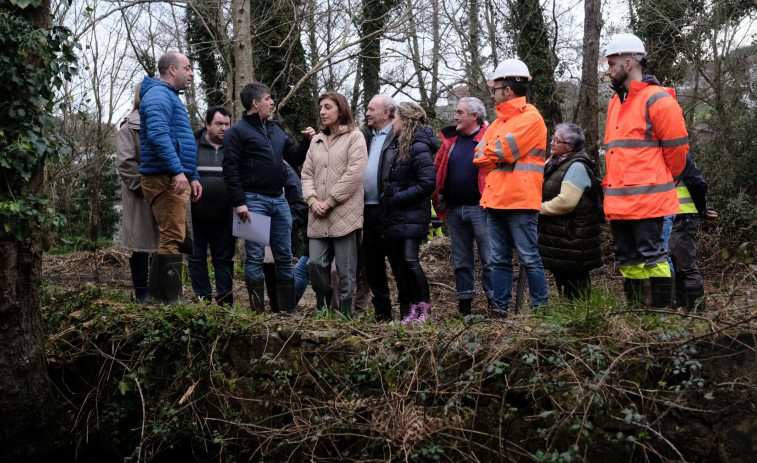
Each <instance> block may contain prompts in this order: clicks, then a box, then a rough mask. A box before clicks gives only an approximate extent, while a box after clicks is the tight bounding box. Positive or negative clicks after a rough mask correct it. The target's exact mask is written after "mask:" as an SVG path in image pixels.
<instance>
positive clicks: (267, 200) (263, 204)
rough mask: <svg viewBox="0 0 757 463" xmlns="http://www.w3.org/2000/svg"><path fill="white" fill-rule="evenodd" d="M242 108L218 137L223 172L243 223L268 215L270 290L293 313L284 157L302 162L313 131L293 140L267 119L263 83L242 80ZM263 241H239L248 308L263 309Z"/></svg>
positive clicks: (267, 95)
mask: <svg viewBox="0 0 757 463" xmlns="http://www.w3.org/2000/svg"><path fill="white" fill-rule="evenodd" d="M240 99H241V100H242V106H244V108H245V110H246V113H245V114H244V115H243V116H242V119H241V120H240V121H238V122H237V123H236V124H234V125H233V126H232V127H231V128H230V129H229V130H228V131H227V132H226V135H225V136H224V139H223V150H224V158H223V177H224V180H225V181H226V187H227V188H228V190H229V195H230V196H231V203H232V205H233V206H234V208H235V211H236V214H237V215H238V216H239V218H240V219H241V220H243V221H245V222H247V221H250V213H251V212H252V213H255V214H260V215H265V216H268V217H270V218H271V233H270V245H271V252H272V253H273V258H274V261H275V263H276V280H277V281H276V292H277V296H278V297H277V299H278V302H279V309H280V310H282V311H284V312H288V313H290V314H297V309H296V308H295V293H294V274H293V269H292V243H291V235H290V233H291V231H292V215H291V213H290V210H289V204H288V203H287V200H286V197H285V195H284V179H285V173H286V171H285V166H284V160H286V161H287V162H288V163H289V164H291V165H293V166H299V165H301V164H302V163H303V162H304V161H305V155H306V154H307V151H308V148H309V147H310V140H311V139H312V138H313V136H315V130H313V128H312V127H308V128H307V129H305V130H303V131H302V132H301V133H302V135H303V136H304V138H303V140H302V141H301V143H300V144H299V145H296V144H294V143H293V142H292V140H290V139H289V137H288V136H287V134H285V133H284V131H283V130H281V128H280V127H279V126H278V125H277V124H276V122H274V121H273V120H269V118H270V117H271V114H272V113H273V107H274V102H273V98H271V91H270V90H269V88H268V87H267V86H265V85H263V84H248V85H246V86H245V87H244V88H243V89H242V92H241V94H240ZM264 249H265V248H264V246H263V245H262V244H259V243H256V242H254V241H249V240H247V241H245V250H246V256H245V264H244V276H245V282H246V284H247V292H248V293H249V296H250V308H251V309H252V310H253V311H255V312H263V289H264V280H263V258H264V255H265V252H264Z"/></svg>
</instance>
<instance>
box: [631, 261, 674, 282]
mask: <svg viewBox="0 0 757 463" xmlns="http://www.w3.org/2000/svg"><path fill="white" fill-rule="evenodd" d="M618 270H620V273H621V274H622V275H623V276H624V277H626V278H630V279H632V280H646V279H647V278H651V277H655V278H656V277H668V278H669V277H670V265H669V264H668V263H667V262H660V263H658V264H653V265H652V266H651V267H648V266H646V265H645V264H639V265H619V266H618Z"/></svg>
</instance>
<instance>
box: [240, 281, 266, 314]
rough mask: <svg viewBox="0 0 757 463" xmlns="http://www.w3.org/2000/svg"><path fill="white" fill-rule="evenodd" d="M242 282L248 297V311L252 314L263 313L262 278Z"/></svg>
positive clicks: (263, 284)
mask: <svg viewBox="0 0 757 463" xmlns="http://www.w3.org/2000/svg"><path fill="white" fill-rule="evenodd" d="M244 282H245V284H247V294H249V296H250V310H251V311H252V312H253V313H263V312H265V308H264V307H263V291H264V286H265V283H264V280H263V279H262V278H260V279H252V278H245V279H244Z"/></svg>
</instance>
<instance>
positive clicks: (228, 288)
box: [187, 106, 236, 305]
mask: <svg viewBox="0 0 757 463" xmlns="http://www.w3.org/2000/svg"><path fill="white" fill-rule="evenodd" d="M230 124H231V117H230V114H229V111H228V110H227V109H226V108H225V107H224V106H212V107H210V108H208V111H207V113H206V115H205V128H204V129H200V130H198V131H196V132H195V138H196V140H197V172H198V173H199V174H200V184H201V185H202V191H203V195H202V198H200V200H199V201H197V202H195V203H192V230H193V234H194V251H193V252H192V254H189V255H187V262H188V264H189V276H190V278H191V279H192V289H193V290H194V292H195V294H196V295H197V297H199V298H200V299H201V300H204V301H210V300H212V299H213V288H212V287H211V283H210V277H209V275H208V247H210V256H211V258H212V261H211V262H212V264H213V271H214V273H215V279H216V302H217V303H218V304H219V305H220V304H229V305H233V304H234V294H233V284H232V283H233V277H234V262H233V258H234V251H235V249H236V238H234V236H232V234H231V224H232V207H231V201H230V200H229V193H228V192H227V190H226V184H225V183H224V181H223V167H222V163H223V146H222V143H223V136H224V134H225V133H226V130H227V129H228V128H229V126H230Z"/></svg>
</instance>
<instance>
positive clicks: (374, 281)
mask: <svg viewBox="0 0 757 463" xmlns="http://www.w3.org/2000/svg"><path fill="white" fill-rule="evenodd" d="M381 235H382V233H381V210H380V207H379V206H378V205H366V206H365V212H364V216H363V259H364V262H365V277H366V279H367V280H368V286H369V287H370V288H371V292H372V293H373V297H372V298H371V302H372V303H373V309H374V310H375V312H376V314H378V315H391V313H392V301H391V299H390V295H389V282H388V280H387V277H386V255H387V253H386V247H385V244H384V241H383V239H382V238H381Z"/></svg>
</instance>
